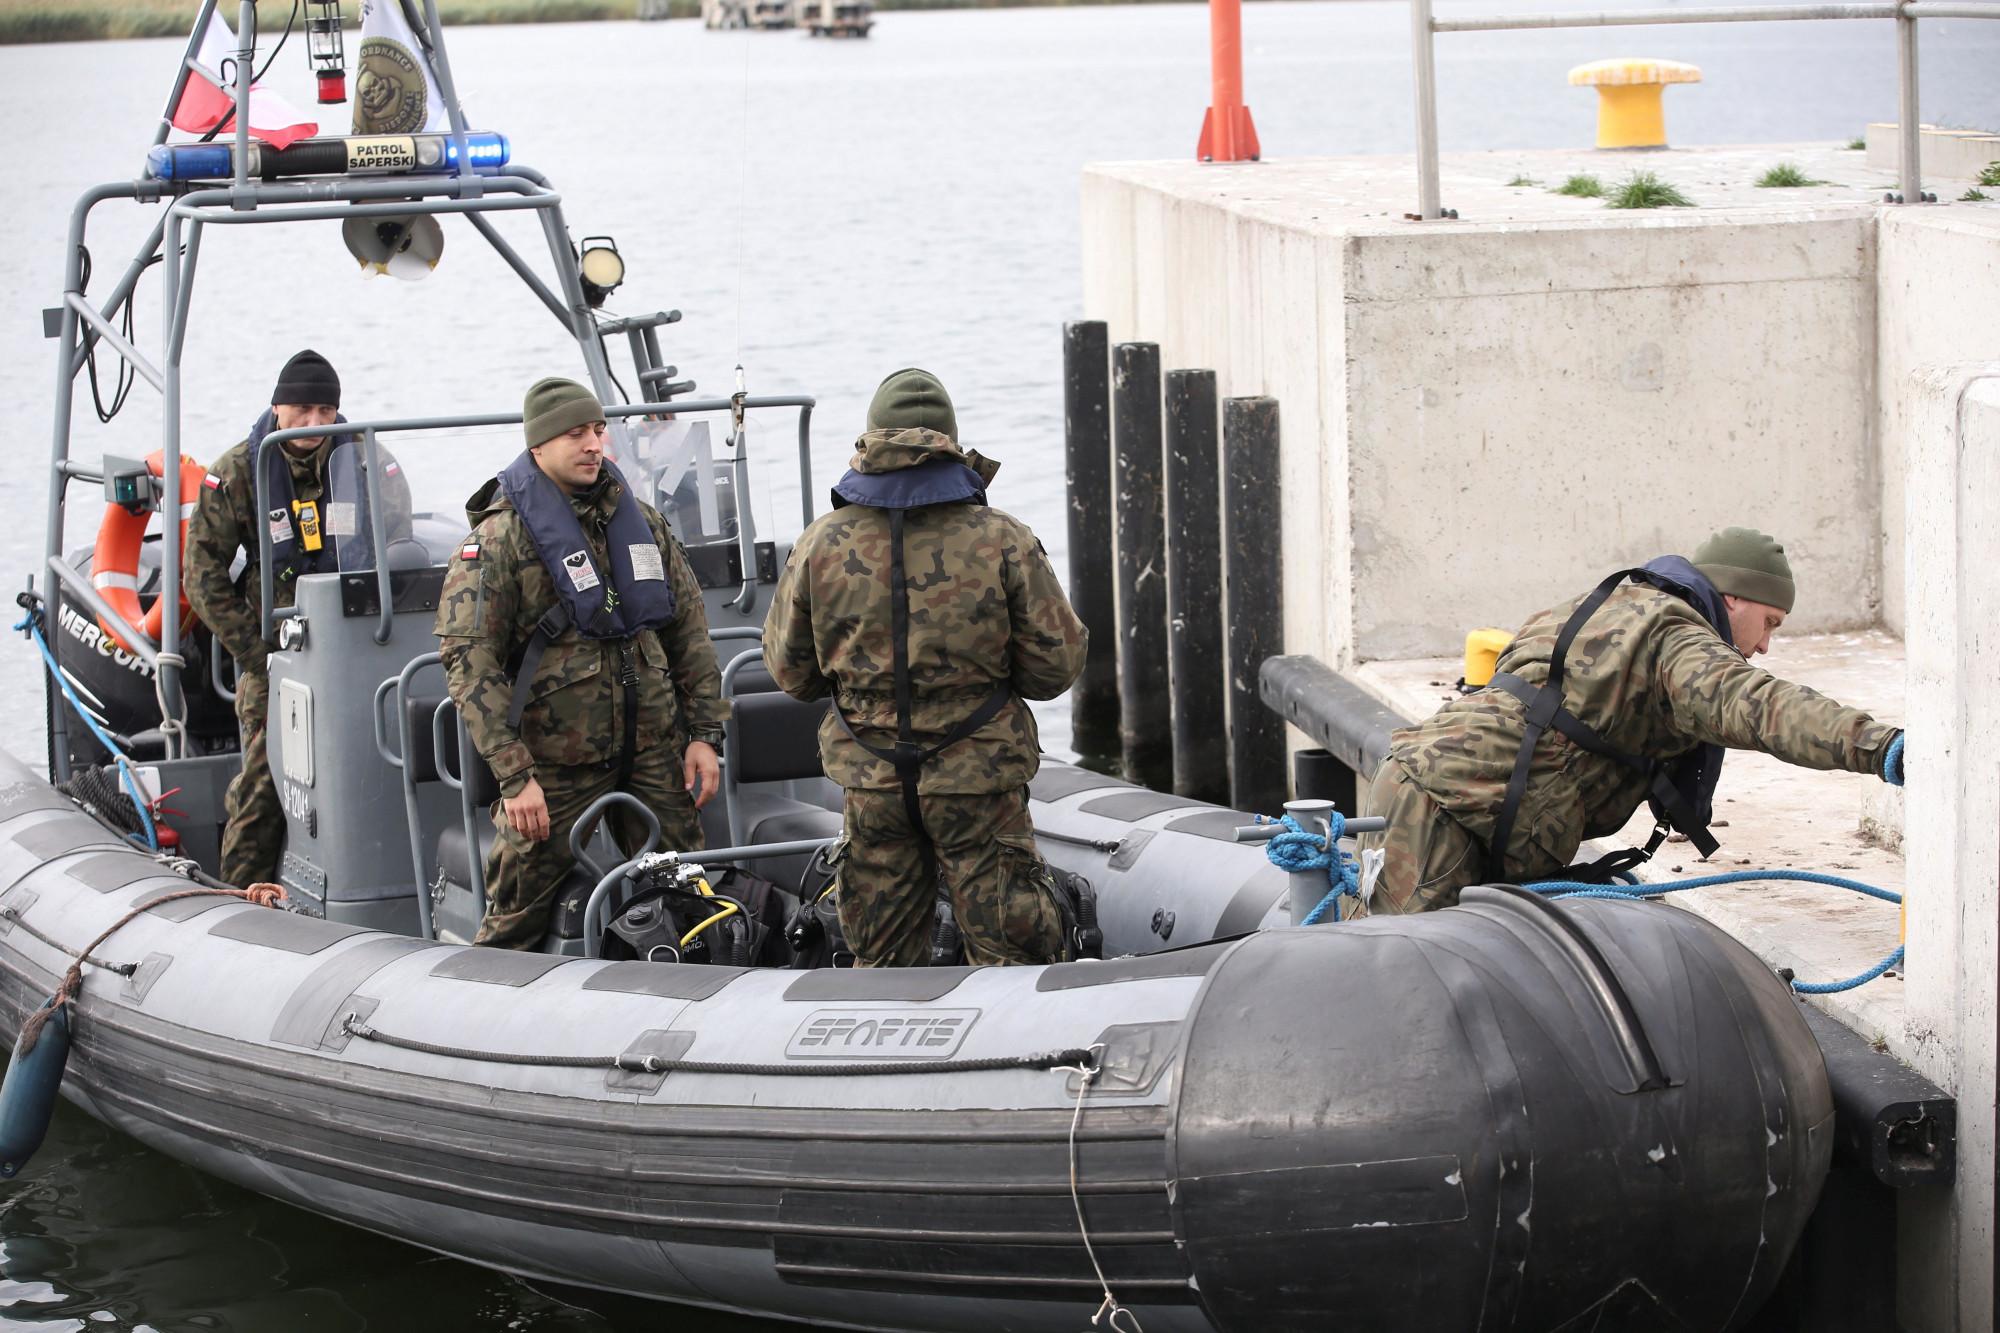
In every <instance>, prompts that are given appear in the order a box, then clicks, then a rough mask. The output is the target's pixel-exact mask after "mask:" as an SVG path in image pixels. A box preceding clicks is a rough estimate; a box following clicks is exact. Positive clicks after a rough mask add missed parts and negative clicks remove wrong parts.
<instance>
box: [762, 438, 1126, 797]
mask: <svg viewBox="0 0 2000 1333" xmlns="http://www.w3.org/2000/svg"><path fill="white" fill-rule="evenodd" d="M939 454H944V455H947V456H952V457H956V458H958V459H959V460H960V461H962V462H965V463H966V464H968V465H969V466H971V467H972V468H973V469H974V470H975V471H977V472H978V473H979V474H980V476H981V477H982V479H984V480H987V481H990V480H991V479H992V475H993V473H994V472H995V471H996V470H997V465H996V464H994V463H992V462H990V461H989V460H987V459H984V458H981V457H980V456H979V455H978V454H976V453H971V454H968V453H962V452H961V451H960V450H959V448H958V446H957V444H955V443H954V442H953V441H952V440H951V439H950V438H949V437H947V436H944V435H941V434H939V433H937V432H935V431H930V430H923V429H912V430H904V431H894V432H886V431H885V432H871V433H870V434H867V435H864V436H862V437H861V440H860V442H859V444H858V445H857V446H856V452H855V455H854V460H853V464H852V466H853V468H854V470H855V471H856V472H861V473H869V472H887V471H892V470H895V469H897V468H904V467H912V466H915V465H916V464H918V463H921V462H924V461H927V460H929V459H931V458H933V457H936V456H938V455H939ZM905 512H906V517H905V519H904V526H903V564H904V569H905V570H906V578H907V580H908V589H909V598H910V631H909V632H910V678H911V692H912V703H913V706H912V708H911V721H912V726H913V728H914V731H915V734H916V739H917V741H918V743H919V744H924V745H928V744H932V743H935V742H936V741H938V740H940V739H942V738H943V736H944V735H945V733H946V732H948V731H950V730H951V728H952V727H953V726H954V725H956V724H957V723H959V722H960V721H962V720H963V719H964V718H965V717H966V716H967V715H968V714H970V713H971V712H972V711H973V710H974V709H975V708H977V707H978V706H979V703H980V701H981V700H983V699H984V698H986V696H987V695H988V694H990V693H992V690H993V687H994V685H995V684H997V683H1001V682H1005V683H1006V684H1008V685H1010V686H1011V687H1012V688H1013V690H1014V693H1015V694H1017V695H1019V696H1020V699H1053V698H1055V697H1056V696H1057V695H1059V694H1061V693H1062V692H1063V691H1064V690H1066V689H1068V688H1069V687H1070V684H1071V683H1072V682H1073V681H1074V680H1075V679H1076V677H1077V674H1078V673H1079V672H1081V671H1082V670H1083V660H1084V649H1085V646H1086V644H1087V642H1088V632H1087V631H1086V630H1085V629H1084V626H1083V622H1082V621H1080V620H1078V619H1077V616H1076V612H1075V611H1073V610H1071V609H1070V604H1069V599H1068V598H1067V597H1066V596H1064V595H1063V590H1062V585H1061V584H1060V583H1058V582H1057V581H1056V575H1055V570H1054V569H1052V568H1050V566H1049V558H1048V555H1047V553H1046V552H1045V551H1043V549H1042V544H1041V542H1040V541H1039V540H1038V539H1037V538H1036V537H1035V534H1034V533H1033V532H1032V531H1030V530H1029V528H1028V525H1027V524H1025V523H1023V522H1021V521H1020V520H1019V519H1017V518H1014V517H1012V516H1011V515H1008V514H1004V513H1002V512H1000V511H999V510H998V509H992V508H989V507H987V506H986V505H983V504H978V503H974V502H961V503H955V504H937V505H928V506H925V507H923V508H917V509H910V510H907V511H905ZM890 606H891V603H890V592H889V517H888V514H887V513H886V512H885V511H883V510H881V509H875V508H871V507H867V506H863V505H849V506H847V507H845V508H841V509H835V510H834V511H833V512H832V513H830V514H826V515H823V516H822V517H820V518H819V519H817V520H816V521H815V522H814V523H813V525H812V526H811V527H809V528H807V529H806V530H805V532H803V533H802V534H800V536H799V540H798V544H797V545H796V546H794V547H793V548H792V554H791V559H790V560H789V561H788V562H787V563H786V565H785V572H784V574H783V576H782V577H780V578H779V580H778V589H777V593H776V595H775V596H774V597H773V599H772V602H771V611H770V614H769V616H768V617H767V618H766V619H765V621H764V662H765V665H767V666H768V667H770V669H771V674H772V676H773V677H775V678H776V680H777V682H778V685H779V686H780V687H781V688H782V689H783V690H784V691H785V692H786V693H787V694H790V695H792V696H793V697H794V698H798V699H818V698H822V697H824V696H825V695H827V694H828V693H829V692H831V693H833V695H834V696H835V700H836V702H837V704H838V706H839V707H840V708H841V709H842V710H843V711H844V712H845V713H846V715H847V717H848V719H849V721H851V722H852V723H853V724H854V725H855V727H856V729H857V730H858V731H859V732H860V734H861V736H862V737H863V739H865V740H867V741H868V743H869V744H870V745H874V746H878V747H880V748H883V749H887V748H889V747H891V746H893V745H894V744H895V740H896V699H895V675H894V647H893V641H892V639H891V636H890V614H891V611H890ZM1020 699H1016V700H1015V701H1013V702H1012V703H1009V704H1008V705H1007V706H1006V707H1004V708H1002V709H1001V710H1000V713H999V715H998V716H996V717H995V718H994V719H993V720H992V721H990V722H988V723H987V724H986V725H985V726H984V727H982V728H980V729H979V730H978V731H976V732H974V733H973V734H972V735H971V736H969V737H967V738H966V739H965V740H963V741H961V742H959V743H958V744H956V745H954V746H952V747H951V748H950V749H948V750H946V751H945V752H944V753H943V754H941V755H939V756H938V757H937V758H936V759H934V760H932V761H931V762H930V763H928V764H926V765H925V766H924V768H923V773H922V776H921V778H920V780H919V789H920V790H921V791H922V792H924V793H925V794H926V795H978V794H981V793H989V792H1003V791H1012V790H1013V789H1015V788H1017V787H1019V786H1021V785H1022V784H1023V783H1025V782H1027V781H1028V779H1029V778H1032V777H1033V776H1034V775H1035V770H1036V769H1037V768H1038V767H1039V765H1040V763H1041V741H1040V737H1039V736H1038V734H1037V733H1036V730H1035V719H1034V715H1033V714H1032V713H1031V712H1030V711H1029V710H1028V706H1027V705H1026V704H1025V703H1022V702H1021V701H1020ZM820 755H821V759H822V761H823V763H824V764H825V767H826V772H827V776H828V777H830V778H832V779H833V780H834V781H835V782H838V783H839V784H840V785H841V786H843V787H860V788H874V789H883V788H892V787H895V786H897V785H898V784H897V778H896V771H895V769H894V768H893V767H892V766H891V765H889V764H888V763H886V762H884V761H882V760H880V759H877V758H875V757H874V756H873V755H871V754H869V753H868V752H867V751H866V750H863V749H862V748H861V747H860V746H858V745H856V744H855V743H854V741H853V739H852V738H851V737H849V736H848V735H847V733H846V731H845V730H844V729H843V728H842V727H841V725H840V721H839V719H838V718H836V717H834V716H832V715H831V714H829V715H828V717H827V719H826V721H825V722H824V723H823V724H821V726H820Z"/></svg>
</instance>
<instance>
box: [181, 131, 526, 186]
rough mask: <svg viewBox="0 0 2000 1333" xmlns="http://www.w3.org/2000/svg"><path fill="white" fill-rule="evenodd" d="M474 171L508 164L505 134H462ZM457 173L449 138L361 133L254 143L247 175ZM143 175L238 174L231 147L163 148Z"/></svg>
mask: <svg viewBox="0 0 2000 1333" xmlns="http://www.w3.org/2000/svg"><path fill="white" fill-rule="evenodd" d="M465 147H466V152H467V154H468V156H469V157H470V159H471V162H472V168H473V170H474V171H497V170H499V169H500V168H502V167H504V166H506V165H507V162H508V159H509V157H510V156H511V154H512V151H513V150H512V148H511V147H510V145H509V144H508V142H507V136H506V135H504V134H498V133H495V132H493V131H490V130H481V131H478V132H476V133H469V134H467V135H466V136H465ZM457 169H458V145H457V144H456V143H454V142H453V141H452V137H451V136H450V135H449V134H365V135H347V136H345V137H341V138H321V139H301V140H299V141H298V142H297V143H295V144H293V145H291V146H290V147H289V148H272V147H271V146H270V145H269V144H264V143H258V142H256V141H255V140H253V141H252V142H251V144H250V164H249V171H248V174H249V175H251V176H255V177H258V178H259V179H262V180H274V179H276V178H278V177H281V176H417V175H434V174H436V173H439V172H445V171H456V170H457ZM146 175H147V176H148V177H149V178H150V179H152V180H159V181H209V180H229V179H231V178H232V177H234V176H235V175H236V145H235V144H234V143H196V144H162V145H161V146H159V147H158V148H154V149H152V150H151V151H150V152H148V153H147V154H146Z"/></svg>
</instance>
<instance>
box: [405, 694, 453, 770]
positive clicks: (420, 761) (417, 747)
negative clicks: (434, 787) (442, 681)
mask: <svg viewBox="0 0 2000 1333" xmlns="http://www.w3.org/2000/svg"><path fill="white" fill-rule="evenodd" d="M444 700H445V696H444V695H442V694H413V695H409V696H407V697H405V698H404V700H403V711H404V713H406V714H407V715H408V721H409V737H410V748H409V753H407V754H405V755H404V756H403V766H404V769H405V770H406V771H407V772H408V773H409V775H410V778H409V780H410V781H411V782H436V781H437V780H438V764H437V746H436V745H435V744H433V743H432V737H431V718H432V716H433V715H435V714H436V712H437V710H438V705H439V704H441V703H443V702H444ZM452 725H453V726H454V727H456V726H457V725H458V724H457V719H456V716H455V715H454V718H453V722H452Z"/></svg>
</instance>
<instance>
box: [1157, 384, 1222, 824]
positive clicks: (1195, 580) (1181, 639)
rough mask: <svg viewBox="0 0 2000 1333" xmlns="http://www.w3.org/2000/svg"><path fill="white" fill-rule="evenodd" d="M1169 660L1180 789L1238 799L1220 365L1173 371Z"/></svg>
mask: <svg viewBox="0 0 2000 1333" xmlns="http://www.w3.org/2000/svg"><path fill="white" fill-rule="evenodd" d="M1165 382H1166V421H1167V441H1166V449H1167V534H1168V536H1167V659H1168V663H1169V667H1170V671H1171V675H1172V678H1173V696H1172V697H1173V744H1174V791H1175V792H1176V793H1178V794H1179V795H1182V796H1191V797H1193V798H1195V799H1196V800H1198V801H1213V802H1214V803H1216V804H1217V805H1226V804H1228V802H1229V731H1228V726H1227V724H1226V721H1225V717H1226V714H1225V712H1224V708H1225V704H1224V699H1225V697H1226V693H1227V685H1228V678H1229V677H1228V670H1227V668H1226V667H1225V665H1224V663H1223V658H1222V596H1221V593H1222V474H1221V471H1220V466H1219V463H1218V460H1217V457H1216V434H1217V418H1216V401H1215V372H1214V371H1212V370H1170V371H1168V372H1167V374H1166V380H1165Z"/></svg>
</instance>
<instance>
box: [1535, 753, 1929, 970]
mask: <svg viewBox="0 0 2000 1333" xmlns="http://www.w3.org/2000/svg"><path fill="white" fill-rule="evenodd" d="M1902 743H1903V742H1902V739H1901V738H1900V737H1899V738H1897V740H1896V742H1895V744H1894V745H1892V746H1890V747H1889V748H1890V753H1891V754H1892V755H1894V756H1895V760H1896V763H1897V764H1898V765H1899V767H1898V768H1897V773H1898V775H1899V776H1900V774H1901V771H1902V770H1901V768H1900V764H1901V761H1902V752H1901V748H1900V747H1901V746H1902ZM1888 768H1889V760H1888V758H1886V757H1885V758H1884V760H1883V773H1884V775H1885V776H1886V775H1887V773H1888ZM1758 880H1782V881H1788V882H1791V883H1794V884H1825V885H1828V886H1830V887H1832V888H1836V889H1850V890H1852V891H1853V892H1855V893H1861V894H1866V895H1867V896H1868V897H1870V898H1879V899H1880V900H1881V901H1883V902H1885V903H1900V902H1902V901H1903V895H1902V894H1900V893H1892V892H1890V891H1889V890H1888V889H1884V888H1878V887H1877V886H1875V885H1873V884H1865V883H1863V882H1862V881H1860V880H1858V879H1843V878H1842V877H1841V876H1839V875H1825V874H1821V873H1820V872H1819V871H1817V870H1733V871H1730V872H1728V873H1727V874H1721V875H1699V876H1696V877H1695V878H1693V879H1669V880H1659V881H1656V882H1654V883H1650V884H1646V883H1641V884H1587V883H1585V882H1583V881H1582V880H1574V879H1545V880H1541V881H1539V882H1537V883H1534V884H1523V885H1522V886H1521V887H1522V888H1524V889H1532V890H1534V891H1535V892H1536V893H1540V894H1546V895H1547V896H1548V897H1549V898H1551V899H1554V900H1557V901H1560V900H1562V899H1564V898H1611V899H1620V900H1623V901H1625V902H1640V901H1643V900H1645V899H1647V898H1660V897H1664V896H1665V895H1667V894H1669V893H1680V892H1682V891H1684V890H1687V889H1707V888H1713V887H1715V886H1716V885H1719V884H1747V883H1752V882H1755V881H1758ZM1902 962H1903V946H1902V945H1900V944H1899V945H1897V946H1896V950H1895V952H1894V953H1891V954H1890V955H1889V956H1888V957H1887V958H1884V959H1883V960H1882V961H1881V962H1879V963H1877V964H1875V966H1873V967H1871V968H1869V969H1868V970H1867V971H1865V972H1857V973H1856V974H1855V975H1853V976H1851V977H1847V978H1845V979H1843V980H1840V981H1800V980H1799V979H1798V978H1796V977H1788V978H1787V980H1788V981H1790V983H1791V987H1792V989H1793V990H1795V991H1797V992H1798V993H1799V994H1801V995H1832V994H1835V993H1837V992H1839V991H1844V990H1853V989H1854V988H1855V987H1856V986H1865V985H1866V984H1868V983H1869V982H1871V981H1873V980H1875V978H1877V977H1879V976H1881V975H1882V974H1883V973H1884V972H1887V971H1888V970H1889V969H1890V968H1892V967H1900V966H1902Z"/></svg>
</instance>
